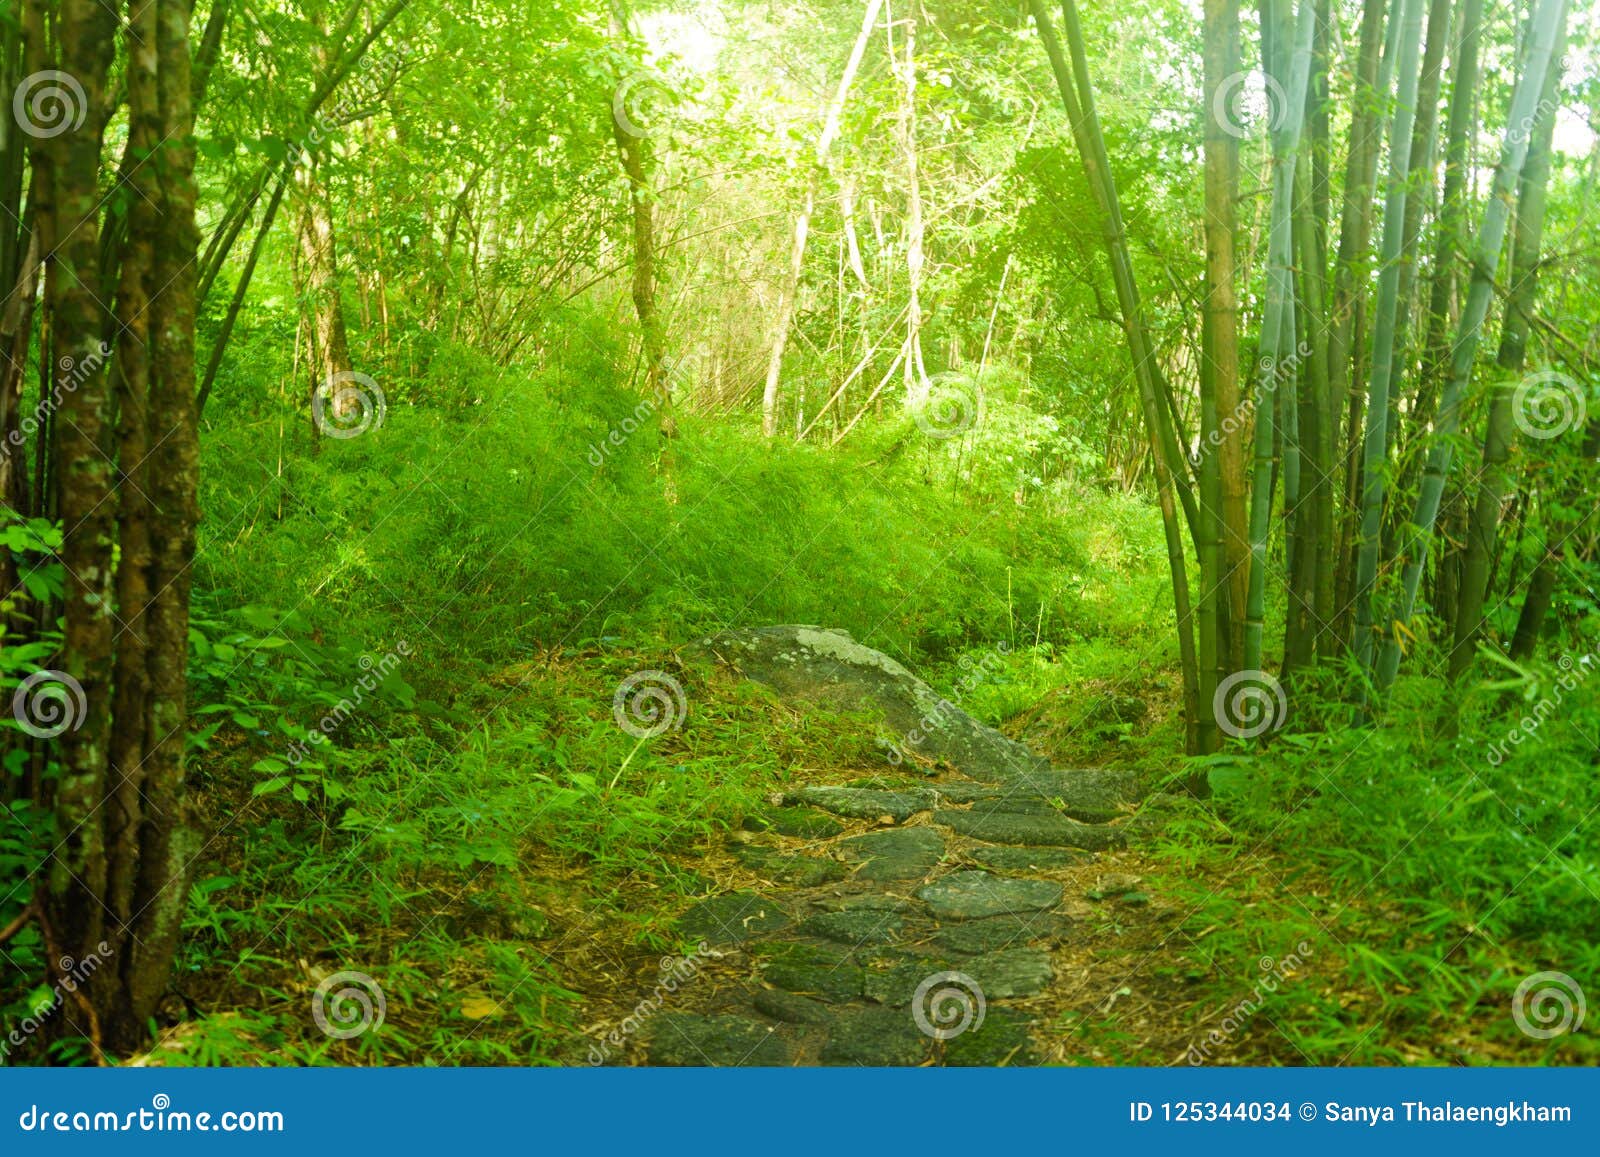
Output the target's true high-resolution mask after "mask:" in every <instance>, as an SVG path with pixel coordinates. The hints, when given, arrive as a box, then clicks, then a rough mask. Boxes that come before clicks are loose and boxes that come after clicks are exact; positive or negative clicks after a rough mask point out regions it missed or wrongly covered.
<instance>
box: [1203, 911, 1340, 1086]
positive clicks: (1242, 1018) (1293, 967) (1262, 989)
mask: <svg viewBox="0 0 1600 1157" xmlns="http://www.w3.org/2000/svg"><path fill="white" fill-rule="evenodd" d="M1311 955H1312V952H1311V942H1310V941H1308V940H1302V941H1300V943H1298V944H1296V945H1295V946H1294V951H1293V952H1291V953H1289V955H1287V956H1285V957H1283V958H1282V959H1281V960H1278V959H1274V958H1273V957H1271V956H1263V957H1262V958H1261V959H1260V960H1259V961H1257V962H1256V964H1257V967H1259V968H1260V969H1261V972H1262V976H1261V978H1260V979H1259V980H1257V981H1256V982H1255V985H1254V987H1252V988H1251V990H1250V995H1249V996H1247V997H1245V998H1244V999H1243V1000H1241V1001H1240V1002H1239V1003H1238V1004H1236V1005H1234V1006H1233V1007H1232V1008H1230V1009H1226V1010H1225V1011H1224V1013H1223V1017H1222V1022H1221V1023H1220V1024H1218V1025H1217V1027H1216V1028H1214V1029H1212V1030H1211V1031H1210V1032H1208V1033H1207V1034H1206V1037H1205V1040H1204V1041H1202V1042H1201V1043H1200V1044H1196V1045H1190V1046H1189V1052H1188V1056H1187V1060H1188V1062H1189V1063H1190V1064H1191V1065H1203V1064H1205V1063H1206V1062H1207V1061H1209V1060H1210V1059H1211V1054H1212V1053H1213V1052H1214V1051H1215V1050H1216V1049H1219V1048H1221V1047H1222V1046H1223V1045H1224V1044H1226V1043H1227V1042H1228V1041H1230V1040H1232V1039H1233V1038H1234V1037H1235V1036H1237V1035H1238V1034H1239V1032H1240V1030H1241V1029H1243V1028H1244V1027H1245V1025H1247V1024H1249V1023H1250V1020H1251V1018H1252V1017H1254V1016H1255V1014H1256V1013H1258V1012H1260V1011H1261V1006H1262V1005H1263V1004H1265V1003H1266V998H1267V997H1268V996H1271V995H1272V994H1273V993H1274V992H1277V991H1278V986H1279V985H1281V984H1282V983H1283V982H1284V981H1285V980H1287V979H1288V978H1289V977H1290V975H1292V974H1293V973H1296V972H1298V971H1300V968H1301V966H1302V965H1303V964H1305V962H1306V960H1307V958H1309V957H1310V956H1311Z"/></svg>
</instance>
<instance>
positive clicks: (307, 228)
mask: <svg viewBox="0 0 1600 1157" xmlns="http://www.w3.org/2000/svg"><path fill="white" fill-rule="evenodd" d="M299 181H300V193H301V207H300V261H301V269H302V270H303V271H304V277H305V287H304V289H305V300H304V308H305V309H306V310H307V313H308V316H309V317H310V320H311V377H312V386H311V389H312V395H313V396H314V397H318V398H321V399H322V404H323V405H325V406H327V407H328V417H329V418H330V419H331V421H332V422H333V423H334V424H336V425H337V424H340V423H342V422H344V421H346V420H348V418H349V417H350V414H351V413H352V411H354V410H355V409H356V395H355V393H354V392H353V391H350V390H341V389H338V388H336V386H335V383H334V378H335V377H337V376H338V375H341V374H348V373H349V372H350V370H351V365H350V339H349V337H348V335H347V331H346V329H345V323H344V293H343V285H342V284H341V282H340V278H339V248H338V243H337V240H336V238H335V236H334V231H333V214H332V213H331V212H330V211H329V209H328V199H327V192H326V190H325V189H324V188H323V187H322V182H321V181H320V180H319V179H318V178H317V175H316V169H315V168H314V167H312V166H310V165H307V166H305V168H304V169H303V170H302V172H301V173H300V174H299ZM319 412H320V411H319Z"/></svg>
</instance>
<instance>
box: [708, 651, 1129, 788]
mask: <svg viewBox="0 0 1600 1157" xmlns="http://www.w3.org/2000/svg"><path fill="white" fill-rule="evenodd" d="M700 645H701V646H702V647H703V648H704V649H705V650H707V651H709V652H710V653H711V654H712V655H714V656H715V657H716V658H717V659H719V660H721V661H722V662H724V663H726V664H728V665H729V666H731V667H733V668H735V669H736V670H738V671H739V672H740V673H742V674H743V675H745V676H746V677H747V678H750V679H754V680H756V681H757V682H759V683H765V684H766V685H767V686H769V687H772V688H773V689H774V690H776V691H777V692H778V694H780V695H782V696H783V697H784V698H785V699H790V700H799V701H803V702H810V703H820V704H824V705H826V706H830V707H833V708H836V709H841V710H848V711H859V710H864V709H869V708H876V709H877V710H878V711H879V712H881V713H882V715H883V720H884V722H885V724H887V725H888V726H889V727H890V728H892V729H893V730H894V732H895V733H896V738H897V740H898V742H899V743H900V744H901V745H902V746H904V747H905V748H906V749H908V750H910V751H914V752H916V753H917V754H919V755H922V756H924V757H927V758H929V759H935V760H942V761H944V762H946V763H948V764H950V765H951V766H952V767H954V768H956V769H957V770H958V771H960V772H962V773H963V774H964V775H967V776H970V777H971V778H972V779H976V780H980V781H982V782H984V783H992V784H999V785H1003V789H1002V791H1001V792H1000V793H999V794H1001V795H1011V794H1014V793H1022V794H1026V795H1027V796H1030V797H1040V796H1045V797H1059V798H1061V799H1062V800H1063V801H1064V802H1066V803H1067V804H1069V805H1072V806H1075V807H1077V808H1080V809H1086V810H1087V811H1089V812H1092V813H1095V814H1085V815H1084V816H1083V818H1085V819H1092V820H1100V819H1106V818H1109V816H1110V814H1112V813H1114V812H1115V811H1116V810H1117V808H1118V806H1119V805H1120V804H1123V803H1126V802H1128V801H1129V800H1131V799H1133V798H1135V795H1136V785H1135V781H1134V777H1133V776H1132V775H1131V774H1129V773H1124V772H1112V771H1095V772H1080V771H1067V770H1062V769H1059V768H1053V767H1051V765H1050V761H1049V760H1048V759H1046V758H1044V757H1043V756H1041V755H1038V754H1036V753H1034V752H1033V751H1030V750H1029V749H1028V748H1027V747H1025V746H1023V745H1022V744H1020V743H1018V742H1017V741H1016V740H1014V739H1009V738H1007V737H1006V736H1004V735H1002V734H1001V733H1000V732H998V731H996V730H995V729H994V728H993V727H989V726H987V725H985V724H983V723H979V722H978V721H977V720H976V719H974V718H973V717H972V716H970V715H968V714H967V713H966V712H965V711H963V710H962V709H961V708H959V707H957V706H956V705H955V704H954V703H951V702H950V701H949V700H947V699H945V698H943V697H942V696H941V695H940V694H939V693H938V692H937V691H935V690H934V689H933V688H932V687H930V686H929V685H928V684H927V683H925V682H923V681H922V680H921V679H919V678H917V677H916V676H915V675H913V674H912V673H911V672H910V671H908V670H907V669H906V668H905V666H904V665H902V664H901V663H899V662H897V661H895V660H894V659H892V658H890V657H889V656H888V655H885V654H884V653H883V652H882V651H875V650H873V649H872V648H871V647H868V646H865V645H863V644H861V643H858V642H856V641H855V640H854V639H852V638H851V637H850V634H849V633H848V632H847V631H842V630H837V629H833V628H827V627H815V626H804V625H789V626H777V627H744V628H738V629H735V630H729V631H722V632H720V633H719V634H716V635H712V636H711V637H710V638H708V639H705V640H703V641H702V642H701V644H700ZM974 803H975V805H976V806H981V804H978V803H977V801H976V800H975V801H974ZM1069 810H1070V808H1069Z"/></svg>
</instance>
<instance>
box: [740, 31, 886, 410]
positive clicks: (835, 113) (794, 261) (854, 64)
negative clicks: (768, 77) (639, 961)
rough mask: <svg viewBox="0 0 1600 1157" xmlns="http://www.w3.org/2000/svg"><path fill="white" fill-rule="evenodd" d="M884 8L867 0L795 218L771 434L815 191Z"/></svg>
mask: <svg viewBox="0 0 1600 1157" xmlns="http://www.w3.org/2000/svg"><path fill="white" fill-rule="evenodd" d="M882 10H883V0H867V7H866V12H865V14H864V15H863V16H862V18H861V31H860V32H859V33H858V34H857V36H856V42H855V45H854V47H852V48H851V50H850V58H849V60H847V61H846V62H845V66H844V72H843V74H842V75H841V76H840V77H839V85H838V87H837V88H835V89H834V92H833V100H832V101H830V102H829V104H828V109H827V112H826V113H825V114H824V116H823V119H822V131H821V133H819V134H818V135H817V148H816V153H815V169H814V170H813V172H812V174H811V179H810V182H809V184H808V185H807V187H806V194H805V201H804V203H803V204H802V206H801V209H800V213H799V215H798V216H797V217H796V218H795V222H794V243H793V245H791V246H790V251H789V272H788V276H787V278H786V279H785V281H784V283H783V287H782V289H780V290H779V292H778V324H777V327H776V330H775V332H774V333H773V337H772V353H771V354H770V355H769V357H768V359H767V382H766V386H765V387H764V388H763V390H762V392H761V432H762V433H763V434H765V435H766V436H767V437H769V438H770V437H772V436H773V435H774V434H776V433H777V432H778V385H779V380H780V378H781V375H782V373H783V351H784V348H785V347H786V346H787V345H788V343H789V327H790V326H791V325H792V324H793V323H794V310H795V301H796V299H797V298H798V297H799V296H800V276H801V274H802V273H803V272H804V270H805V262H806V238H807V235H808V234H809V232H810V230H811V214H812V212H813V210H814V208H815V206H816V200H817V193H818V191H819V190H820V189H821V186H822V176H823V173H824V172H826V170H827V164H828V153H829V152H830V151H831V149H832V148H833V142H834V139H835V138H836V137H837V136H838V135H839V121H840V118H841V117H842V116H843V114H844V103H845V100H846V99H847V98H848V97H849V95H850V86H851V85H852V84H853V83H854V82H855V77H856V71H857V70H858V69H859V68H860V67H861V58H862V56H863V55H865V53H866V50H867V42H868V41H869V40H870V39H871V37H872V29H873V27H874V26H875V25H876V24H877V23H878V13H879V12H881V11H882ZM844 196H845V220H846V222H847V226H846V228H847V234H848V237H849V240H850V257H851V268H852V269H854V270H855V273H856V276H857V278H858V279H860V280H861V282H862V283H863V284H865V282H866V277H867V275H866V273H865V271H863V269H862V267H861V251H860V248H859V247H858V246H857V245H856V235H855V228H854V226H853V225H851V224H849V221H850V200H849V193H848V192H846V193H845V195H844Z"/></svg>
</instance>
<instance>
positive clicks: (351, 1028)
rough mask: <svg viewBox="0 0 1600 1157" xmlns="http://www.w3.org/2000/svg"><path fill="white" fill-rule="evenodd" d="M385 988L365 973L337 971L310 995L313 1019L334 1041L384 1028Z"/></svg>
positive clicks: (348, 1038) (386, 1005)
mask: <svg viewBox="0 0 1600 1157" xmlns="http://www.w3.org/2000/svg"><path fill="white" fill-rule="evenodd" d="M388 1007H389V1006H388V1003H387V1002H386V1001H385V1000H384V999H383V988H382V986H380V985H379V984H378V982H377V981H376V980H374V979H372V977H370V976H368V975H367V974H366V973H365V972H335V973H334V974H333V975H332V976H329V977H325V978H324V979H323V981H322V983H321V984H319V985H317V990H316V992H314V993H312V994H311V1019H312V1020H313V1021H315V1022H316V1025H317V1027H318V1028H320V1029H321V1030H322V1031H323V1032H324V1033H326V1034H327V1035H328V1036H331V1037H332V1038H333V1039H334V1040H350V1039H351V1038H353V1037H358V1036H360V1035H361V1034H362V1033H364V1032H367V1031H369V1030H372V1029H378V1028H382V1027H383V1016H384V1013H385V1012H386V1011H388Z"/></svg>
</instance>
